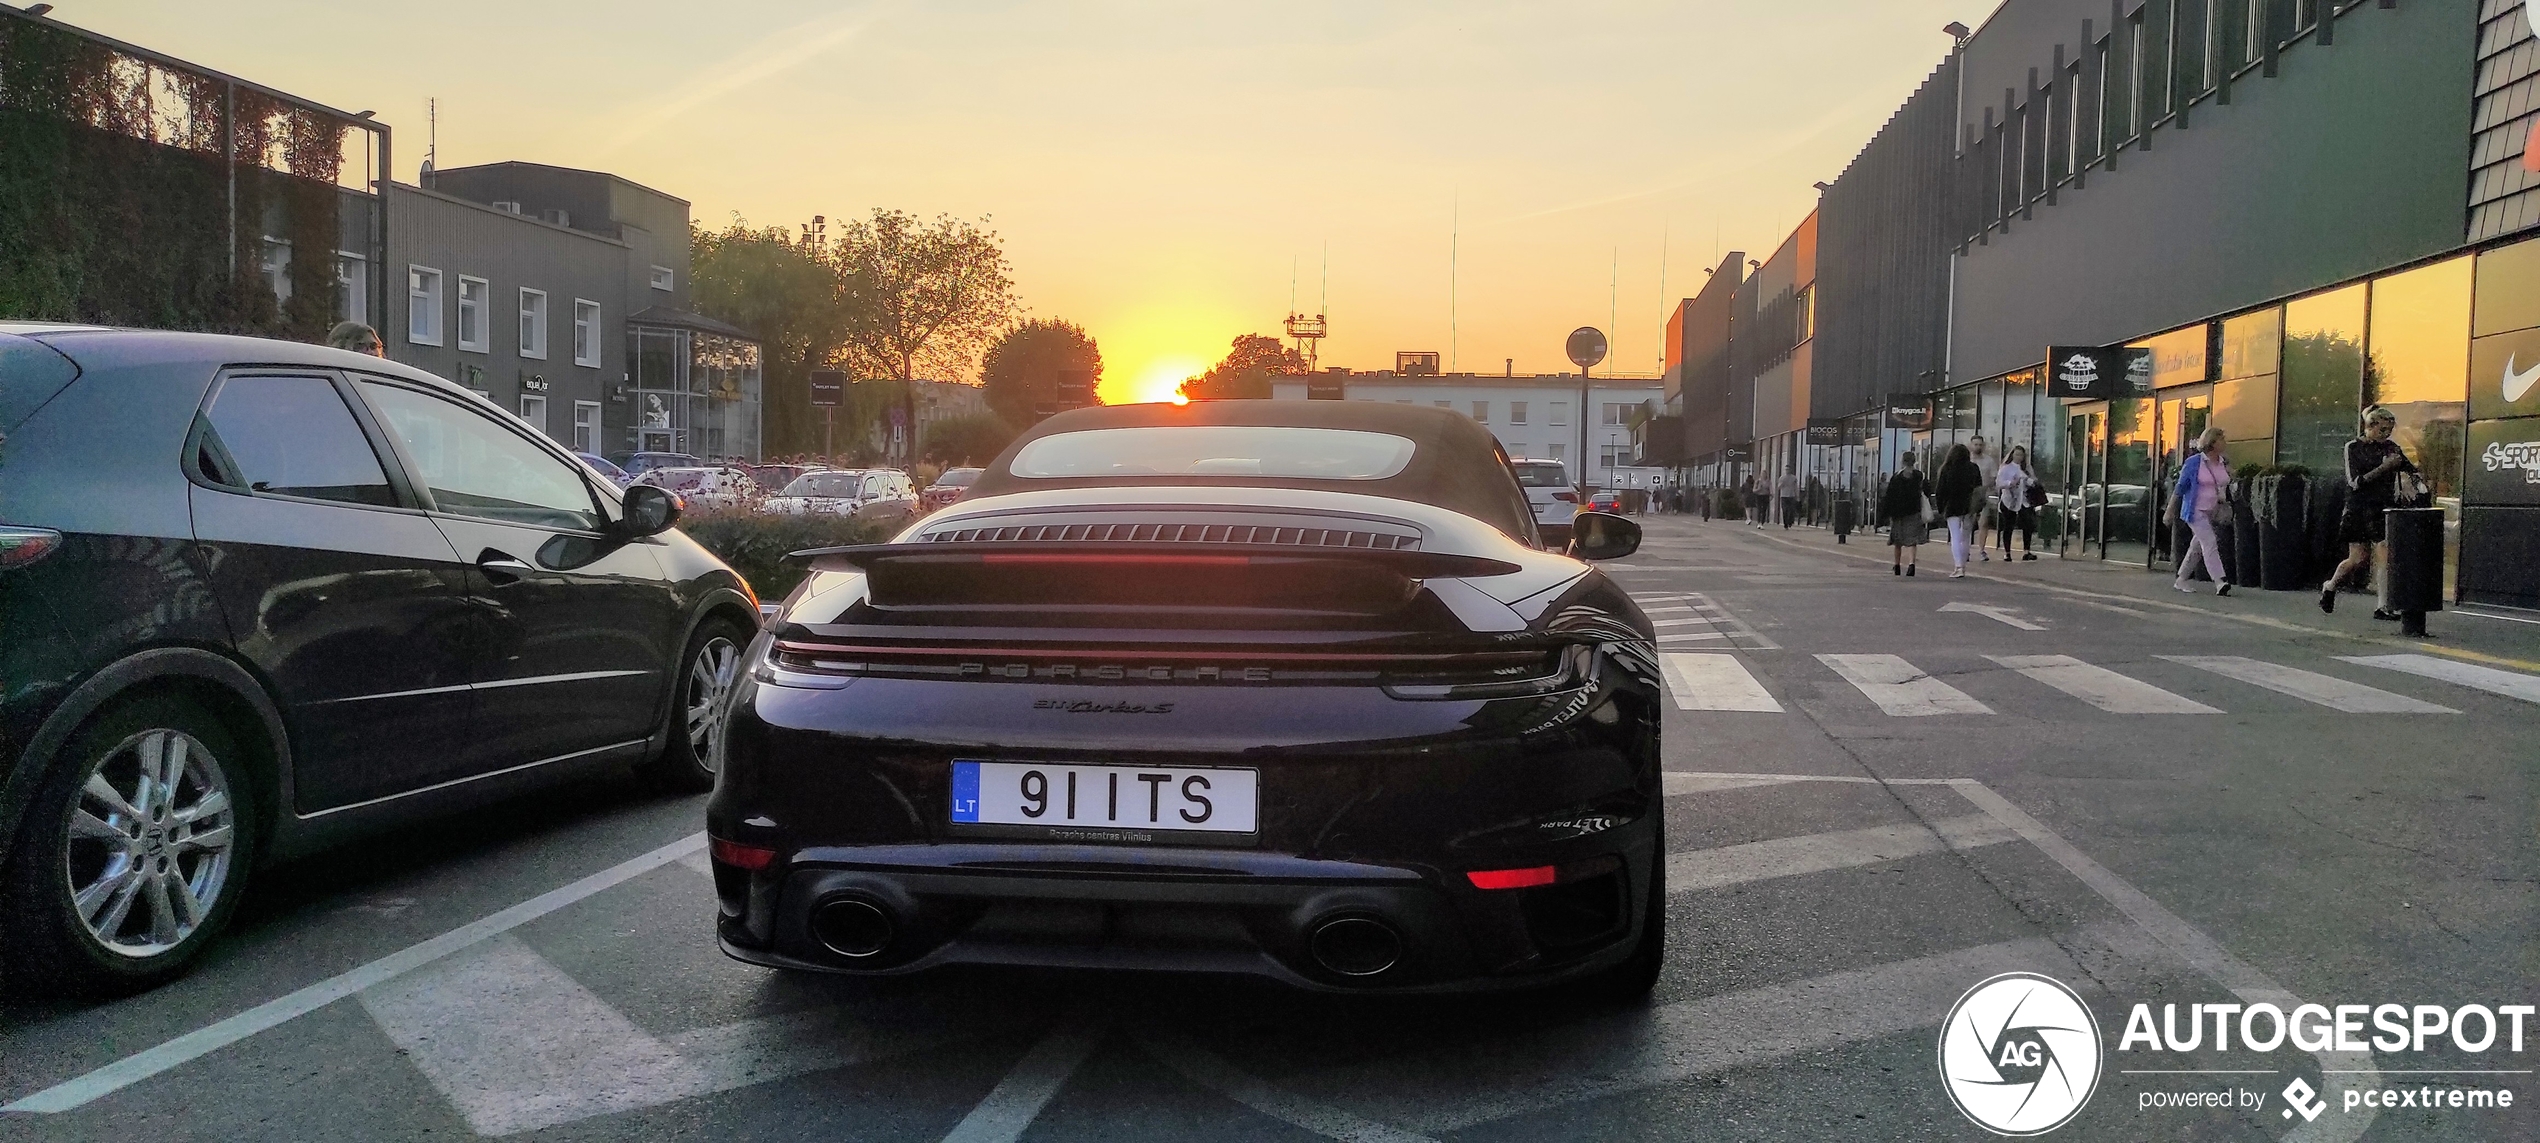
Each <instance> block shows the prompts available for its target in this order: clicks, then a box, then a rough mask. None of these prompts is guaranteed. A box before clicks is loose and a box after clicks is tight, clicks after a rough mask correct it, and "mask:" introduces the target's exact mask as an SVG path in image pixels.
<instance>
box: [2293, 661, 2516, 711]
mask: <svg viewBox="0 0 2540 1143" xmlns="http://www.w3.org/2000/svg"><path fill="white" fill-rule="evenodd" d="M2340 658H2341V659H2342V660H2343V661H2345V662H2349V663H2354V664H2357V665H2359V666H2365V667H2380V668H2382V669H2384V670H2391V671H2399V672H2403V673H2405V674H2411V675H2416V676H2419V677H2421V678H2428V679H2437V680H2440V681H2442V682H2447V683H2452V684H2455V685H2457V686H2464V687H2468V688H2470V689H2471V690H2478V691H2485V692H2487V693H2489V694H2491V695H2503V696H2505V697H2506V698H2517V699H2521V700H2522V701H2524V702H2529V703H2540V676H2534V675H2525V674H2519V673H2516V672H2513V671H2500V670H2497V669H2496V668H2494V667H2481V666H2478V665H2476V664H2473V663H2463V662H2459V661H2456V660H2452V659H2438V658H2435V657H2434V656H2432V655H2345V656H2340Z"/></svg>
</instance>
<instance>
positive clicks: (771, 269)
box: [688, 213, 852, 453]
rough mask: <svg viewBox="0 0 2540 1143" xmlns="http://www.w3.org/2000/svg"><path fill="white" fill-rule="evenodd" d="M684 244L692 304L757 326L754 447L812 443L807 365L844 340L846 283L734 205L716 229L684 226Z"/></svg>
mask: <svg viewBox="0 0 2540 1143" xmlns="http://www.w3.org/2000/svg"><path fill="white" fill-rule="evenodd" d="M688 248H689V278H688V280H689V288H690V296H691V297H692V298H694V299H695V302H694V304H695V305H696V307H697V309H698V311H699V312H700V313H703V314H705V315H706V316H707V317H711V318H714V319H716V320H718V321H727V322H730V323H732V324H733V325H737V326H740V327H741V328H743V329H746V330H749V331H750V332H752V333H755V334H757V335H758V336H759V337H760V338H761V339H762V344H763V345H764V347H765V351H766V354H767V358H766V364H765V368H764V372H763V374H762V377H763V385H762V387H761V390H760V393H761V397H760V399H761V400H762V401H764V402H765V403H766V405H765V411H766V417H765V420H764V422H763V423H764V424H765V426H766V439H765V440H763V441H762V442H761V445H762V447H763V448H765V450H766V451H768V452H770V453H792V452H812V451H817V450H818V449H819V448H820V437H821V418H820V415H819V414H818V412H817V411H815V410H814V409H813V408H812V405H811V371H812V370H814V369H817V368H820V367H822V366H825V365H828V364H830V363H831V361H832V359H834V358H836V357H837V356H838V352H839V349H840V347H841V346H843V345H844V344H845V342H846V324H847V323H846V310H845V304H844V303H845V296H846V291H845V289H844V288H843V285H842V283H841V282H840V279H839V275H838V268H837V265H836V263H835V261H834V260H832V259H831V258H830V257H828V256H827V254H826V252H825V251H823V250H822V249H820V248H819V247H816V246H813V245H811V244H810V243H807V242H797V241H795V240H794V238H793V236H792V235H790V234H788V233H787V232H786V231H785V229H784V228H783V227H768V228H766V229H764V230H758V229H752V228H751V227H750V225H749V223H748V222H746V221H744V220H743V219H742V218H741V216H740V215H739V214H737V213H736V214H734V215H733V216H732V224H731V225H730V226H727V227H725V228H724V229H722V230H719V231H716V230H707V229H704V228H703V227H692V228H691V229H690V231H689V234H688ZM841 428H848V429H852V426H841ZM842 439H843V438H842Z"/></svg>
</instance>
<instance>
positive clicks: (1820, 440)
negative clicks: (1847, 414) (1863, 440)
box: [1808, 417, 1843, 445]
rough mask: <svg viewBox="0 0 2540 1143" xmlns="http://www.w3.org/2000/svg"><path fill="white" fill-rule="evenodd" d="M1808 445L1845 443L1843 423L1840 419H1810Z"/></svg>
mask: <svg viewBox="0 0 2540 1143" xmlns="http://www.w3.org/2000/svg"><path fill="white" fill-rule="evenodd" d="M1808 443H1809V444H1812V445H1834V444H1842V443H1843V421H1842V420H1841V419H1839V418H1830V417H1810V418H1808Z"/></svg>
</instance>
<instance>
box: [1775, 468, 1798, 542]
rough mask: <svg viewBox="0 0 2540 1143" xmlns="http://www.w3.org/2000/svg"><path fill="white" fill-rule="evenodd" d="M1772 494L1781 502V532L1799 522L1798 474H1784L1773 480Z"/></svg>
mask: <svg viewBox="0 0 2540 1143" xmlns="http://www.w3.org/2000/svg"><path fill="white" fill-rule="evenodd" d="M1773 494H1774V495H1775V496H1777V497H1779V498H1780V499H1781V502H1782V531H1785V532H1787V531H1789V530H1790V526H1791V525H1792V524H1796V523H1798V522H1799V474H1798V473H1796V472H1784V473H1782V474H1781V475H1780V476H1778V477H1775V478H1774V479H1773Z"/></svg>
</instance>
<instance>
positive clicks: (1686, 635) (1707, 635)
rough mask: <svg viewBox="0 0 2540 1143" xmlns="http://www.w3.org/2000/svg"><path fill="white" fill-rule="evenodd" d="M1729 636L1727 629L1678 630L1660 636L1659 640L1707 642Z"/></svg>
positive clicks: (1668, 641) (1662, 641) (1663, 641)
mask: <svg viewBox="0 0 2540 1143" xmlns="http://www.w3.org/2000/svg"><path fill="white" fill-rule="evenodd" d="M1727 638H1729V633H1728V632H1726V631H1677V632H1673V633H1670V634H1666V635H1661V636H1659V637H1658V641H1659V642H1660V643H1661V644H1665V643H1707V642H1713V641H1716V640H1725V639H1727Z"/></svg>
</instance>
